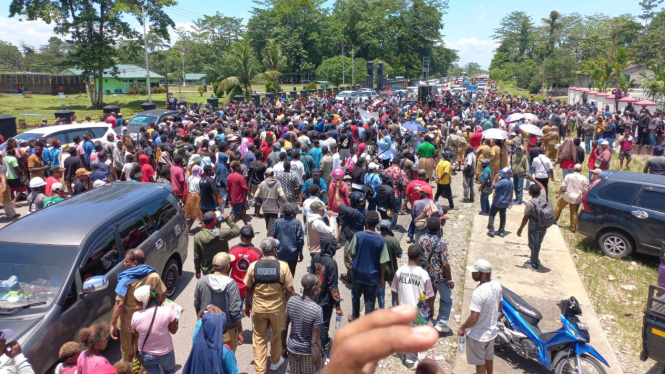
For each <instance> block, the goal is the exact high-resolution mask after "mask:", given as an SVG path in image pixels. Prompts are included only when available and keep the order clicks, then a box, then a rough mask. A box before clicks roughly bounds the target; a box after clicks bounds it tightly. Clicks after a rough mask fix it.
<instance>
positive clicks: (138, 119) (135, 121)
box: [129, 114, 157, 127]
mask: <svg viewBox="0 0 665 374" xmlns="http://www.w3.org/2000/svg"><path fill="white" fill-rule="evenodd" d="M151 122H152V123H157V117H156V116H146V115H145V114H139V115H137V116H135V117H134V118H132V119H131V120H130V121H129V124H130V125H139V126H145V127H148V124H149V123H151Z"/></svg>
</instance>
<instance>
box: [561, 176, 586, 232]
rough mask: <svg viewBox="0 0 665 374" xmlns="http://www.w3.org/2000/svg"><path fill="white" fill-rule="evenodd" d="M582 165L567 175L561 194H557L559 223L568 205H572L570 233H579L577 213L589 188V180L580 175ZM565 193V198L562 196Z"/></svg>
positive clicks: (562, 184)
mask: <svg viewBox="0 0 665 374" xmlns="http://www.w3.org/2000/svg"><path fill="white" fill-rule="evenodd" d="M581 171H582V165H581V164H575V166H574V167H573V173H572V174H568V175H566V177H565V178H564V179H563V182H562V183H561V187H560V188H559V192H558V193H557V194H556V196H555V198H556V199H557V203H556V208H555V209H554V216H555V219H556V220H557V221H558V220H559V216H560V215H561V211H562V210H563V208H565V207H566V205H568V204H570V231H572V232H575V231H577V212H578V211H579V208H580V203H581V202H582V195H583V194H584V192H586V191H587V189H588V188H589V180H588V179H586V177H585V176H583V175H582V174H580V172H581ZM562 193H563V196H561V194H562Z"/></svg>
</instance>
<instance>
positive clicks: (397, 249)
mask: <svg viewBox="0 0 665 374" xmlns="http://www.w3.org/2000/svg"><path fill="white" fill-rule="evenodd" d="M383 238H384V239H386V247H387V248H388V256H390V261H389V262H388V263H386V277H385V279H386V281H388V282H390V281H391V280H392V279H393V278H394V277H395V273H396V272H397V269H398V268H399V264H398V263H397V258H398V257H402V246H401V245H400V244H399V240H397V238H395V237H394V236H390V235H386V236H384V237H383Z"/></svg>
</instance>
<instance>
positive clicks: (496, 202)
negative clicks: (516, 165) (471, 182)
mask: <svg viewBox="0 0 665 374" xmlns="http://www.w3.org/2000/svg"><path fill="white" fill-rule="evenodd" d="M512 175H513V171H512V170H511V169H510V168H509V167H505V168H503V169H501V171H500V172H499V174H498V175H495V176H494V178H493V180H492V189H494V199H492V205H491V207H490V214H489V220H488V222H487V230H488V231H487V235H489V236H490V237H492V238H493V237H494V218H495V217H496V214H497V213H499V236H500V237H502V238H503V236H504V235H505V231H504V230H505V228H506V209H508V207H509V206H510V201H511V200H512V195H513V182H512V181H511V177H512Z"/></svg>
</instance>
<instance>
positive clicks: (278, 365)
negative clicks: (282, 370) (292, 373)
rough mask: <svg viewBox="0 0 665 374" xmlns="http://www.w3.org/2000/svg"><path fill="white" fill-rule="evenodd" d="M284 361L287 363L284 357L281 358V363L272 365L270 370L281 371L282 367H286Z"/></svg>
mask: <svg viewBox="0 0 665 374" xmlns="http://www.w3.org/2000/svg"><path fill="white" fill-rule="evenodd" d="M284 361H286V360H284V357H282V356H279V362H278V363H276V364H270V370H272V371H275V370H277V369H279V367H280V366H282V365H284Z"/></svg>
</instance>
